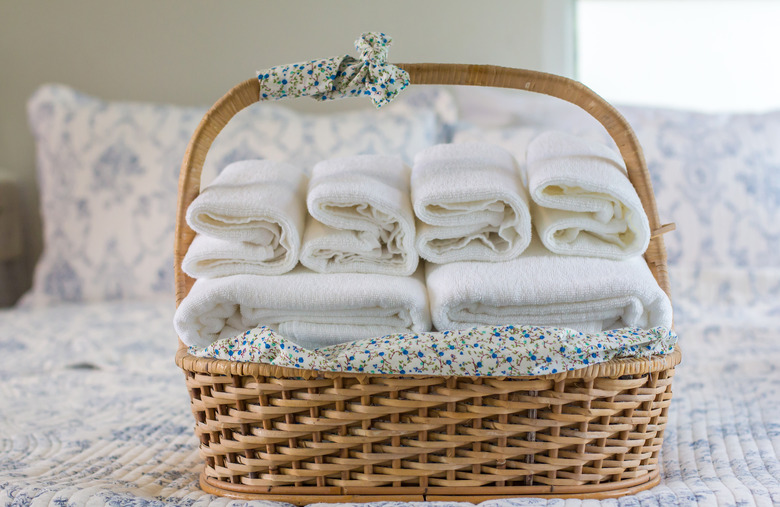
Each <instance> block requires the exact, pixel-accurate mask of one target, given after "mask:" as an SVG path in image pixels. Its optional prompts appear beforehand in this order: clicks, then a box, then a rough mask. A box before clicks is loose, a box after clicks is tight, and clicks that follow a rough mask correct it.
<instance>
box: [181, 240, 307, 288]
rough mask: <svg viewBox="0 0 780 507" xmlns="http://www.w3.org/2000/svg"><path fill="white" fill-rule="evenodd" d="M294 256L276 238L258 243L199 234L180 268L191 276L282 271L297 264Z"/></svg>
mask: <svg viewBox="0 0 780 507" xmlns="http://www.w3.org/2000/svg"><path fill="white" fill-rule="evenodd" d="M292 259H295V257H293V256H292V255H289V252H288V250H287V249H284V248H279V246H278V243H276V242H274V241H271V243H270V244H268V245H256V244H254V243H247V242H245V241H226V240H224V239H217V238H211V237H209V236H204V235H202V234H198V235H196V236H195V239H194V240H193V241H192V244H191V245H190V248H189V249H188V250H187V255H185V256H184V260H183V261H182V263H181V269H182V271H184V272H185V273H187V274H188V275H189V276H191V277H192V278H217V277H220V276H230V275H281V274H282V273H286V272H288V271H290V270H291V269H292V268H293V267H294V266H291V265H290V263H291V261H292Z"/></svg>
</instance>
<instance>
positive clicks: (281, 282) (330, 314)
mask: <svg viewBox="0 0 780 507" xmlns="http://www.w3.org/2000/svg"><path fill="white" fill-rule="evenodd" d="M259 325H266V326H269V327H271V328H273V329H276V330H277V331H278V332H279V333H280V334H281V335H282V336H285V337H287V338H289V339H291V340H294V341H295V342H296V343H298V344H299V345H301V346H303V347H307V348H316V347H320V346H326V345H333V344H336V343H343V342H347V341H352V340H357V339H361V338H370V337H372V336H382V335H386V334H391V333H405V332H415V331H429V330H430V329H431V319H430V313H429V311H428V298H427V293H426V290H425V284H424V283H423V275H422V269H420V270H418V271H417V272H416V273H415V274H414V276H410V277H399V276H388V275H375V274H373V275H367V274H357V273H331V274H319V273H313V272H312V271H310V270H308V269H306V268H304V267H302V266H298V267H297V268H296V269H294V270H293V271H292V272H290V273H287V274H285V275H281V276H256V275H235V276H229V277H224V278H215V279H210V280H209V279H202V280H197V281H196V282H195V284H194V285H193V287H192V290H191V291H190V293H189V294H188V295H187V297H186V298H184V300H183V301H182V302H181V304H180V305H179V307H178V308H177V310H176V315H175V317H174V327H175V328H176V332H177V333H178V334H179V337H180V338H181V340H182V341H183V342H184V343H186V344H187V345H195V346H199V347H205V346H207V345H209V344H210V343H212V342H214V341H216V340H217V339H220V338H227V337H231V336H235V335H236V334H239V333H242V332H244V331H246V330H247V329H251V328H253V327H257V326H259Z"/></svg>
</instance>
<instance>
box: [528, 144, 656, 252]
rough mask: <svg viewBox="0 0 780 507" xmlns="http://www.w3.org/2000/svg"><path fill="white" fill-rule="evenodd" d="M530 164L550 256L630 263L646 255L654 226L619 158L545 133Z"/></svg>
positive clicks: (532, 149) (538, 220) (540, 229)
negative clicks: (571, 256) (580, 257)
mask: <svg viewBox="0 0 780 507" xmlns="http://www.w3.org/2000/svg"><path fill="white" fill-rule="evenodd" d="M527 162H528V163H527V171H528V188H529V191H530V193H531V199H533V202H534V206H533V222H534V227H535V228H536V231H537V233H538V234H539V236H540V238H541V240H542V243H544V246H546V247H547V248H548V249H549V250H550V251H551V252H555V253H559V254H566V255H583V256H593V257H604V258H607V259H627V258H629V257H632V256H635V255H641V254H642V253H643V252H644V251H645V250H647V245H648V244H649V242H650V225H649V223H648V220H647V215H646V214H645V211H644V209H643V208H642V202H641V201H640V200H639V196H638V195H637V193H636V189H634V187H633V185H631V182H630V181H629V179H628V176H627V175H626V170H625V165H624V163H623V160H622V159H621V158H620V155H619V154H618V153H616V152H615V151H613V150H611V149H609V148H608V147H606V146H604V145H602V144H599V143H595V142H591V141H585V140H583V139H580V138H578V137H575V136H572V135H569V134H565V133H563V132H546V133H544V134H541V135H539V136H538V137H537V138H536V139H534V140H533V141H532V142H531V144H530V145H529V146H528V160H527Z"/></svg>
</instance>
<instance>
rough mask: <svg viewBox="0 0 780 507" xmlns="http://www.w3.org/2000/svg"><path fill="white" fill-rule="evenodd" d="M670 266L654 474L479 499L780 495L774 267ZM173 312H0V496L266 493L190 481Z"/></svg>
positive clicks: (193, 469)
mask: <svg viewBox="0 0 780 507" xmlns="http://www.w3.org/2000/svg"><path fill="white" fill-rule="evenodd" d="M671 276H672V280H673V281H674V286H675V291H674V294H675V295H676V298H675V305H676V310H677V322H676V330H677V332H678V334H679V336H680V344H681V346H682V349H683V363H682V364H681V365H680V366H679V367H678V370H677V375H676V376H675V380H674V399H673V402H672V406H671V410H670V414H669V422H668V427H667V430H666V434H665V439H664V446H663V450H662V454H661V459H662V464H663V470H662V482H661V485H659V486H657V487H655V488H653V489H651V490H648V491H644V492H642V493H639V494H638V495H635V496H629V497H623V498H620V499H614V500H604V501H601V502H599V501H595V500H582V501H581V500H572V499H569V500H542V499H518V500H495V501H490V502H485V503H484V504H483V507H491V506H498V505H551V506H552V505H555V506H564V505H565V506H590V505H592V506H595V505H605V506H606V505H620V506H633V505H643V506H651V505H658V506H667V505H696V504H700V505H767V506H768V505H778V504H780V462H779V461H778V453H779V452H780V274H778V273H772V272H768V271H767V270H762V272H761V273H760V276H759V275H756V274H755V273H751V272H750V271H748V270H733V271H728V272H723V271H722V270H721V271H717V272H713V271H707V270H689V271H683V270H672V274H671ZM173 309H174V308H173V303H172V302H171V301H169V300H163V301H152V302H136V303H132V302H115V303H94V304H89V305H62V306H56V307H51V308H46V309H18V310H7V311H3V312H0V504H3V505H58V506H70V505H74V506H76V505H104V504H105V505H122V506H144V507H150V506H158V505H159V506H163V505H188V506H206V505H208V506H227V505H231V506H237V505H245V504H246V505H264V504H267V503H269V502H257V501H255V502H241V501H236V500H229V499H225V498H218V497H214V496H211V495H207V494H205V493H203V492H202V491H201V490H200V489H199V487H198V474H199V473H200V470H201V467H202V460H201V458H200V456H199V454H198V449H197V445H198V443H197V441H196V439H195V437H194V433H193V430H192V427H193V422H194V421H193V419H192V415H191V413H190V409H189V397H188V394H187V391H186V389H185V387H184V378H183V374H182V372H181V371H180V370H179V369H178V368H177V367H176V366H175V364H174V362H173V357H174V354H175V348H176V337H175V335H174V333H173V330H172V326H171V317H172V313H173ZM275 505H278V504H275ZM396 505H398V504H396V503H394V504H393V506H394V507H395V506H396ZM464 505H465V504H464Z"/></svg>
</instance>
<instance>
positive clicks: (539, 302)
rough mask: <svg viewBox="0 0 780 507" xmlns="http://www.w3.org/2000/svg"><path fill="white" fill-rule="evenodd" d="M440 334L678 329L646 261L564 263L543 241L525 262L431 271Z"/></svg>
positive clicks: (567, 258)
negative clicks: (511, 328)
mask: <svg viewBox="0 0 780 507" xmlns="http://www.w3.org/2000/svg"><path fill="white" fill-rule="evenodd" d="M426 282H427V284H428V297H429V299H430V302H431V315H432V319H433V325H434V326H435V327H436V329H438V330H440V331H443V330H451V329H462V328H467V327H474V326H484V325H507V324H519V325H535V326H553V327H566V328H571V329H576V330H577V331H582V332H600V331H604V330H610V329H616V328H620V327H628V326H636V327H642V328H646V329H647V328H652V327H655V326H665V327H671V325H672V306H671V303H670V301H669V298H668V297H667V296H666V294H665V293H664V292H663V290H661V288H660V287H659V286H658V283H657V282H656V281H655V279H654V278H653V275H652V273H651V272H650V269H649V268H648V267H647V264H645V261H644V259H642V257H639V256H636V257H632V258H630V259H627V260H623V261H618V260H612V259H600V258H596V257H574V256H565V255H557V254H553V253H551V252H549V251H548V250H546V249H545V248H544V247H543V246H542V245H541V243H540V242H539V241H538V240H534V241H533V242H532V243H531V246H529V247H528V249H527V250H526V251H525V252H524V253H523V255H521V256H520V257H518V258H517V259H514V260H511V261H506V262H496V263H486V262H458V263H451V264H442V265H433V264H428V265H427V267H426Z"/></svg>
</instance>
